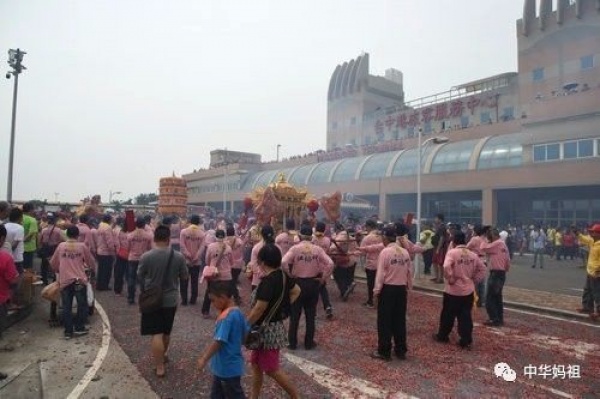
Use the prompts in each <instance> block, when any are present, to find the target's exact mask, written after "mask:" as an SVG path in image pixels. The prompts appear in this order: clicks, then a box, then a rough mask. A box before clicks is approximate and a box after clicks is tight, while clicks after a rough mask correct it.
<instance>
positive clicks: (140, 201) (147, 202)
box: [135, 193, 158, 205]
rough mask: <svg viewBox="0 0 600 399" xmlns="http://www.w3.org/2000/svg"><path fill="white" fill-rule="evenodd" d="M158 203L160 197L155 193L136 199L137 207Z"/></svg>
mask: <svg viewBox="0 0 600 399" xmlns="http://www.w3.org/2000/svg"><path fill="white" fill-rule="evenodd" d="M156 201H158V195H156V194H155V193H146V194H144V193H142V194H139V195H137V196H136V197H135V203H136V205H150V203H151V202H156Z"/></svg>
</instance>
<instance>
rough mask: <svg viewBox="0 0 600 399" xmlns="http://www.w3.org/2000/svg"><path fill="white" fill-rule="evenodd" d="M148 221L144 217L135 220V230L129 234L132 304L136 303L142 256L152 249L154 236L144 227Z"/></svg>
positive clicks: (129, 287)
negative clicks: (138, 271)
mask: <svg viewBox="0 0 600 399" xmlns="http://www.w3.org/2000/svg"><path fill="white" fill-rule="evenodd" d="M145 226H146V222H145V221H144V219H143V218H137V219H136V221H135V230H134V231H132V232H131V233H129V234H128V235H127V251H128V252H129V255H128V263H127V302H128V303H129V304H130V305H133V304H134V303H135V289H136V285H137V269H138V265H139V263H140V258H141V257H142V255H143V254H144V253H146V252H147V251H150V250H151V249H152V241H153V239H154V236H153V235H151V234H148V233H147V232H146V230H144V227H145Z"/></svg>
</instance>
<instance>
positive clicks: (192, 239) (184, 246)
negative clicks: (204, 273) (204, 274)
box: [179, 224, 206, 266]
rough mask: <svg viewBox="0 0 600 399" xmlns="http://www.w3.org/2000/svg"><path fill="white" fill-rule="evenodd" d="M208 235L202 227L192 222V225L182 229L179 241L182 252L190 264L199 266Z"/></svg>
mask: <svg viewBox="0 0 600 399" xmlns="http://www.w3.org/2000/svg"><path fill="white" fill-rule="evenodd" d="M205 237H206V235H205V234H204V231H202V229H200V227H198V226H196V225H194V224H192V225H190V227H188V228H185V229H183V230H181V234H180V235H179V243H180V246H181V253H182V254H183V257H184V258H185V260H186V262H187V263H188V265H191V266H198V265H200V256H201V255H202V250H203V249H204V239H205Z"/></svg>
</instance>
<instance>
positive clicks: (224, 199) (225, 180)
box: [223, 147, 229, 217]
mask: <svg viewBox="0 0 600 399" xmlns="http://www.w3.org/2000/svg"><path fill="white" fill-rule="evenodd" d="M223 159H224V160H225V172H224V173H223V217H226V216H225V215H226V214H227V177H228V176H227V172H228V169H229V159H228V157H227V147H225V154H224V155H223Z"/></svg>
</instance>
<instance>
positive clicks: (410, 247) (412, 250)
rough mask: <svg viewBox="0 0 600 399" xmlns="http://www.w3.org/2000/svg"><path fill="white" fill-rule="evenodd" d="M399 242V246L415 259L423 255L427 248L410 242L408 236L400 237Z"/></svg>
mask: <svg viewBox="0 0 600 399" xmlns="http://www.w3.org/2000/svg"><path fill="white" fill-rule="evenodd" d="M397 241H398V244H399V245H400V246H402V248H404V249H406V250H407V251H408V253H409V254H410V256H411V258H414V256H415V254H422V253H423V252H424V251H425V248H423V247H422V246H420V245H417V244H415V243H414V242H412V241H411V240H409V239H408V237H407V236H402V237H398V240H397Z"/></svg>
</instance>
